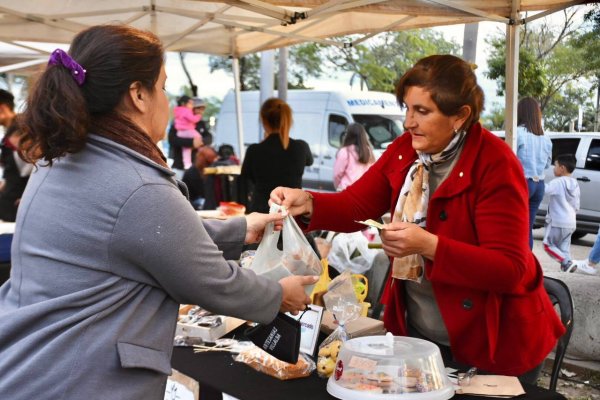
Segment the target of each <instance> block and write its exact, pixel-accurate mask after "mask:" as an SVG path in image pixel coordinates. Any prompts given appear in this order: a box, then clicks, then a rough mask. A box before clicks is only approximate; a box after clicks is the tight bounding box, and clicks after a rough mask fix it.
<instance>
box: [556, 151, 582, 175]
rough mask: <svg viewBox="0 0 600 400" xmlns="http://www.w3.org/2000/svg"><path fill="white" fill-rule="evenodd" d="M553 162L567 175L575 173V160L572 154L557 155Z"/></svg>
mask: <svg viewBox="0 0 600 400" xmlns="http://www.w3.org/2000/svg"><path fill="white" fill-rule="evenodd" d="M554 161H556V162H557V163H558V165H562V166H563V167H565V169H566V170H567V171H569V173H572V172H573V171H575V167H576V166H577V159H576V158H575V156H574V155H573V154H559V155H557V156H556V159H555V160H554Z"/></svg>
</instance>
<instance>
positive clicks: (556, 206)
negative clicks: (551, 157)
mask: <svg viewBox="0 0 600 400" xmlns="http://www.w3.org/2000/svg"><path fill="white" fill-rule="evenodd" d="M576 164H577V159H576V158H575V156H574V155H573V154H559V155H558V156H557V157H556V160H555V161H554V176H556V178H554V179H552V180H551V181H550V183H548V187H547V188H546V196H548V212H547V213H546V227H545V232H544V250H545V251H546V253H548V255H549V256H550V257H552V258H554V259H555V260H556V261H558V262H559V263H560V269H561V270H562V271H565V272H575V271H576V270H577V264H576V263H574V262H573V261H572V259H571V235H572V234H573V232H575V228H576V227H577V219H576V216H577V211H579V197H580V195H579V184H578V183H577V180H576V179H575V178H573V177H571V174H572V173H573V171H574V170H575V165H576Z"/></svg>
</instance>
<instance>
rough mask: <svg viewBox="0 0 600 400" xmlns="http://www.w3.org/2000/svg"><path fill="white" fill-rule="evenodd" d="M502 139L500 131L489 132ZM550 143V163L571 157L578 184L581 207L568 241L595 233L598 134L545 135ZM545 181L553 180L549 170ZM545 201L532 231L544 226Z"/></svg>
mask: <svg viewBox="0 0 600 400" xmlns="http://www.w3.org/2000/svg"><path fill="white" fill-rule="evenodd" d="M492 133H494V134H495V135H496V136H498V137H501V138H502V139H504V131H493V132H492ZM546 134H547V135H548V136H549V137H550V140H552V162H554V160H555V159H556V156H557V155H559V154H573V155H575V158H576V159H577V167H576V168H575V171H573V177H574V178H575V179H577V182H578V183H579V189H580V191H581V204H580V208H579V212H577V228H576V230H575V232H573V235H572V236H571V238H572V239H574V240H576V239H581V238H582V237H584V236H585V235H587V234H588V233H592V234H595V233H597V232H598V226H600V132H546ZM545 176H546V177H545V181H546V182H550V180H552V179H554V172H553V168H552V167H550V168H548V169H547V170H546V171H545ZM547 211H548V199H547V197H544V200H543V201H542V204H541V205H540V208H539V209H538V212H537V216H536V218H535V224H534V227H535V228H540V227H542V226H544V223H545V219H546V212H547Z"/></svg>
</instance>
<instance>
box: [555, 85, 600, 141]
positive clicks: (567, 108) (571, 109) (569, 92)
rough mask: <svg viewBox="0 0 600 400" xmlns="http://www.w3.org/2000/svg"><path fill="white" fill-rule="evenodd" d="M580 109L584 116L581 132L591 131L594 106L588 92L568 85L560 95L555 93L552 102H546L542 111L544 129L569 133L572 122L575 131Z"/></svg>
mask: <svg viewBox="0 0 600 400" xmlns="http://www.w3.org/2000/svg"><path fill="white" fill-rule="evenodd" d="M580 107H581V108H582V110H583V116H584V118H583V126H582V131H588V130H591V129H592V128H593V115H594V106H593V104H592V101H591V98H590V91H589V90H588V89H585V88H581V87H577V86H575V85H574V84H568V85H567V86H566V88H565V89H564V91H563V92H562V93H557V94H556V95H555V97H554V98H553V99H552V101H549V102H548V105H547V107H546V109H545V110H544V123H545V125H544V128H545V129H546V130H548V131H557V132H562V131H569V128H570V125H571V122H573V123H574V124H575V129H577V118H578V116H579V108H580Z"/></svg>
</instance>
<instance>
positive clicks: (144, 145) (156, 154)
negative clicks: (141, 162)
mask: <svg viewBox="0 0 600 400" xmlns="http://www.w3.org/2000/svg"><path fill="white" fill-rule="evenodd" d="M90 131H91V132H92V133H95V134H97V135H100V136H103V137H105V138H107V139H110V140H112V141H113V142H116V143H119V144H121V145H123V146H125V147H128V148H130V149H131V150H133V151H135V152H137V153H140V154H141V155H143V156H145V157H147V158H149V159H150V160H152V161H154V162H155V163H157V164H158V165H161V166H163V167H165V168H169V166H168V165H167V159H166V158H165V156H164V155H163V153H162V151H160V149H159V148H158V146H156V144H155V143H154V142H153V141H152V139H151V138H150V136H148V135H147V134H146V133H145V132H144V131H143V130H142V129H141V128H140V127H139V126H137V125H136V124H135V123H133V122H132V121H131V120H129V119H128V118H126V117H124V116H122V115H120V114H118V113H115V112H112V113H108V114H105V115H102V116H100V117H94V118H93V119H92V126H91V128H90Z"/></svg>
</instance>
